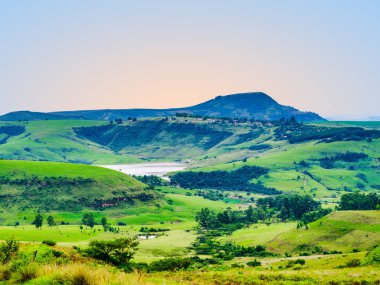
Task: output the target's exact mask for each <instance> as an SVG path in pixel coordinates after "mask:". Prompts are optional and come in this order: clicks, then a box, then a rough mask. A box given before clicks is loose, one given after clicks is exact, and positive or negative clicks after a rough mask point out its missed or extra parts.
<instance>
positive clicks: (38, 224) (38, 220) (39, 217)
mask: <svg viewBox="0 0 380 285" xmlns="http://www.w3.org/2000/svg"><path fill="white" fill-rule="evenodd" d="M43 221H44V217H43V216H42V215H41V214H40V213H38V214H37V215H36V217H35V218H34V221H33V222H32V224H33V225H35V226H36V228H37V229H41V228H42V223H43Z"/></svg>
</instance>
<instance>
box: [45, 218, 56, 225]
mask: <svg viewBox="0 0 380 285" xmlns="http://www.w3.org/2000/svg"><path fill="white" fill-rule="evenodd" d="M46 222H47V224H48V226H49V227H53V226H55V222H54V218H53V217H52V216H49V217H47V219H46Z"/></svg>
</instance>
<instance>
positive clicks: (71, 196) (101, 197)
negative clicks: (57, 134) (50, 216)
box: [0, 160, 158, 212]
mask: <svg viewBox="0 0 380 285" xmlns="http://www.w3.org/2000/svg"><path fill="white" fill-rule="evenodd" d="M156 198H158V195H157V194H156V192H154V191H152V190H146V186H145V185H144V184H142V183H140V182H138V181H137V180H135V179H133V178H132V177H129V176H128V175H125V174H122V173H119V172H117V171H114V170H109V169H105V168H101V167H96V166H87V165H79V164H66V163H55V162H27V161H7V160H0V205H1V208H2V209H3V210H4V209H7V212H10V211H12V209H16V210H20V211H21V210H22V211H25V210H28V209H29V210H31V209H39V210H41V211H53V210H56V211H63V210H65V211H80V210H83V209H106V208H110V207H117V206H120V205H131V204H134V203H136V202H144V203H145V202H151V201H153V200H155V199H156Z"/></svg>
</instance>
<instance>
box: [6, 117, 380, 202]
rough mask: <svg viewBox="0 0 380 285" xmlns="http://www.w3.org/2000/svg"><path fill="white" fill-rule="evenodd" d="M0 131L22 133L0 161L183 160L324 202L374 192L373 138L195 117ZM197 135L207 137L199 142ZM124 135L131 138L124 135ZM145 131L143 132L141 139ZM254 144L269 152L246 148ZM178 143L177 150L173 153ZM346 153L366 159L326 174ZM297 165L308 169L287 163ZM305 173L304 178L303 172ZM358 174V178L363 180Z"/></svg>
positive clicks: (376, 144)
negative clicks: (296, 132) (250, 169)
mask: <svg viewBox="0 0 380 285" xmlns="http://www.w3.org/2000/svg"><path fill="white" fill-rule="evenodd" d="M379 124H380V123H379V122H323V123H318V124H316V125H317V126H321V127H326V126H328V127H333V128H337V129H339V128H340V127H347V126H354V127H357V126H359V127H364V128H366V129H368V130H369V129H378V126H379ZM0 126H23V127H25V132H24V133H22V134H21V135H17V136H13V137H10V138H9V139H8V140H7V141H6V142H5V143H3V144H0V158H1V157H2V158H4V159H23V160H50V161H66V162H75V163H78V162H82V163H92V164H123V163H128V162H136V161H137V162H138V161H142V159H144V160H167V161H172V160H186V161H188V162H190V163H189V165H190V167H192V168H194V169H195V170H214V169H219V170H220V169H234V168H237V167H241V166H243V165H258V166H262V167H267V168H269V169H270V173H269V174H268V175H267V176H263V177H261V178H260V179H259V182H260V183H262V184H263V185H264V186H266V187H273V188H276V189H278V190H281V191H283V192H285V193H289V192H297V193H304V194H310V195H313V196H314V197H316V198H318V199H321V200H326V199H327V200H328V199H330V201H331V200H333V199H335V198H336V197H339V196H340V195H341V193H342V192H345V191H355V190H361V191H362V190H363V191H375V190H376V189H377V188H379V185H380V170H379V161H378V157H380V152H379V150H380V139H373V140H372V141H367V140H361V141H336V142H332V143H325V142H322V143H321V142H319V141H318V140H311V141H304V142H301V143H293V144H291V143H289V142H288V141H287V140H281V139H280V140H279V139H278V138H276V134H275V130H276V127H275V126H273V125H271V124H270V123H268V124H265V123H257V124H247V123H241V124H228V123H218V122H214V121H212V120H210V121H207V120H206V121H203V120H202V119H197V118H177V120H176V121H172V122H166V121H163V120H159V119H157V118H155V119H141V120H138V121H137V122H124V123H123V124H122V125H117V126H116V125H113V126H109V125H108V122H104V121H87V120H78V121H76V120H65V121H48V120H47V121H30V122H0ZM78 128H79V129H82V130H84V131H85V133H84V134H82V135H79V134H77V133H76V131H75V130H77V129H78ZM92 128H95V129H94V130H98V131H99V132H100V130H103V129H104V128H107V130H108V128H112V129H110V130H108V131H105V132H104V133H101V132H100V133H99V134H97V133H92V132H89V130H92ZM118 129H120V132H119V131H118ZM204 132H206V133H207V134H208V136H209V137H205V136H204V135H203V133H204ZM119 133H120V137H119V136H118V138H117V140H116V137H115V136H116V135H117V134H119ZM121 134H123V135H121ZM132 134H135V135H136V136H137V137H136V138H135V139H133V138H132V139H131V138H129V137H128V136H130V135H132ZM145 134H147V135H149V136H148V137H149V139H148V138H147V137H146V135H145ZM210 134H212V135H210ZM103 135H104V136H103ZM124 137H125V138H124ZM128 138H129V139H128ZM260 144H265V145H268V146H269V147H268V148H266V149H258V150H254V149H251V148H252V147H254V146H257V145H260ZM178 145H181V146H182V147H181V148H178V147H177V146H178ZM346 151H350V152H357V153H365V154H367V155H368V156H369V158H368V159H365V160H362V161H359V162H354V163H346V162H338V163H336V165H335V166H334V167H333V168H331V169H324V168H322V167H321V166H320V163H319V159H321V158H323V157H329V156H334V155H335V154H337V153H341V152H346ZM301 161H305V162H306V163H307V164H308V166H307V167H300V166H299V165H297V164H295V163H299V162H301ZM305 170H307V171H308V172H309V173H311V174H312V176H310V175H308V174H305V173H304V172H305ZM358 175H359V177H360V176H362V177H363V175H364V177H366V178H365V180H366V181H363V179H361V178H359V177H358ZM256 182H257V181H256ZM359 187H360V188H359ZM231 190H233V189H231Z"/></svg>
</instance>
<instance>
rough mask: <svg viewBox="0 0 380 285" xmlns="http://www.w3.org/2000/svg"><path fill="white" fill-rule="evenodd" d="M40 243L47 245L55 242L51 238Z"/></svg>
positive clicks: (52, 244) (53, 244)
mask: <svg viewBox="0 0 380 285" xmlns="http://www.w3.org/2000/svg"><path fill="white" fill-rule="evenodd" d="M42 243H43V244H46V245H48V246H55V245H56V244H57V243H56V242H55V241H53V240H48V239H47V240H43V241H42Z"/></svg>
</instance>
